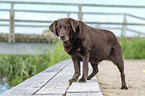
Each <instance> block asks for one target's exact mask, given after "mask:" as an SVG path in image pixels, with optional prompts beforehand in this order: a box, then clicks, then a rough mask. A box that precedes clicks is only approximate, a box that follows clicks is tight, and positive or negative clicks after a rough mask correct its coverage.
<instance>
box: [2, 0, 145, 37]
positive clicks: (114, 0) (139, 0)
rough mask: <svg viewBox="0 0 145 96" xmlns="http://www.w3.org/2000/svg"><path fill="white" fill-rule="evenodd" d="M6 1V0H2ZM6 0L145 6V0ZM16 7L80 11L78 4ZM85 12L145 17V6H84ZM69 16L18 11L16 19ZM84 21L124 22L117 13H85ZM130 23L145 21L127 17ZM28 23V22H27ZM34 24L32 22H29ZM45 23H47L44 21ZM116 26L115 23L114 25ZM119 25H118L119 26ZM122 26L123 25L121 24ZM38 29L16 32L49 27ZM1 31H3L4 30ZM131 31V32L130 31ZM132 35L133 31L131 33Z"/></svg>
mask: <svg viewBox="0 0 145 96" xmlns="http://www.w3.org/2000/svg"><path fill="white" fill-rule="evenodd" d="M0 1H4V0H0ZM6 1H19V2H22V1H26V2H55V3H79V4H82V3H83V4H84V3H85V4H107V5H108V4H112V5H140V6H141V5H142V6H145V0H6ZM9 8H10V5H9V4H4V3H0V9H9ZM14 9H22V10H48V11H78V7H76V6H54V5H53V6H52V5H31V4H29V5H25V4H16V5H15V7H14ZM82 10H83V12H103V13H107V12H112V13H130V14H134V15H137V16H142V17H145V8H144V9H141V8H108V7H105V8H104V7H83V9H82ZM70 16H71V17H72V18H74V19H78V16H77V15H76V14H71V15H70ZM63 17H67V15H66V14H46V13H44V14H42V13H29V12H16V13H15V19H22V20H32V19H33V20H56V19H58V18H63ZM0 19H9V14H8V12H0ZM83 21H99V22H122V21H123V16H116V15H111V16H109V15H84V16H83ZM127 21H128V22H129V23H131V22H136V23H138V22H140V23H144V21H142V20H137V19H134V18H130V17H129V18H127ZM0 24H8V22H0ZM16 24H24V23H16ZM27 24H28V23H27ZM29 24H32V23H29ZM33 25H34V24H33ZM43 25H46V23H44V24H43ZM108 26H109V25H102V27H108ZM114 27H115V25H114ZM117 27H118V26H117ZM119 27H121V26H119ZM128 27H131V28H133V29H136V30H139V31H142V30H140V29H143V28H144V26H143V27H142V26H141V27H132V26H128ZM0 28H1V29H2V31H3V32H4V31H6V32H9V28H7V27H0ZM35 29H38V30H36V31H35V32H34V28H22V27H21V28H15V31H16V33H36V34H41V33H42V32H43V30H45V29H48V28H35ZM26 30H27V31H26ZM2 31H1V32H2ZM113 31H115V34H116V35H119V34H120V31H117V30H113ZM128 33H129V32H128ZM129 35H131V33H129Z"/></svg>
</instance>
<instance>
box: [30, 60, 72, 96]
mask: <svg viewBox="0 0 145 96" xmlns="http://www.w3.org/2000/svg"><path fill="white" fill-rule="evenodd" d="M70 62H71V61H69V62H68V63H67V64H66V65H65V66H64V67H63V68H62V69H60V70H59V71H58V72H57V73H56V74H55V75H54V76H53V77H52V78H50V79H49V80H48V81H47V82H46V83H45V84H44V85H42V86H41V87H40V88H39V89H38V90H36V91H35V92H34V93H33V94H32V95H31V96H33V95H37V94H36V93H37V92H38V91H39V90H40V89H42V88H43V87H44V86H45V85H46V84H47V83H48V82H49V81H51V80H52V79H53V78H54V77H55V76H56V75H57V74H59V73H60V72H61V71H62V70H63V69H64V68H65V67H66V66H68V65H69V64H70Z"/></svg>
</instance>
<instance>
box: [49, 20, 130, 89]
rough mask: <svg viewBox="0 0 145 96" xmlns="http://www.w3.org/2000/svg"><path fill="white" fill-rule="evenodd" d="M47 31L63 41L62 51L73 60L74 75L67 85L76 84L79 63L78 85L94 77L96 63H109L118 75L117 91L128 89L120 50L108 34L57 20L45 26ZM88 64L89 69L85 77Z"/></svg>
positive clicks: (112, 35) (112, 37)
mask: <svg viewBox="0 0 145 96" xmlns="http://www.w3.org/2000/svg"><path fill="white" fill-rule="evenodd" d="M49 29H50V30H51V31H52V32H53V33H54V34H55V35H57V36H58V37H59V40H61V41H63V45H64V49H65V51H66V52H67V53H68V54H69V55H70V56H71V58H72V60H73V64H74V69H75V73H74V75H73V77H72V79H70V82H77V80H78V77H79V76H80V61H83V75H82V78H81V79H80V80H79V82H86V81H87V80H90V79H91V78H92V77H94V76H95V75H96V74H97V73H98V71H99V70H98V64H99V62H101V61H102V60H111V61H112V62H113V63H114V64H115V65H117V67H118V69H119V71H120V73H121V81H122V87H121V89H128V88H127V86H126V81H125V74H124V62H123V59H122V52H121V46H120V44H119V42H118V40H117V38H116V37H115V35H114V34H113V33H112V32H110V31H108V30H104V29H94V28H91V27H89V26H88V25H86V24H85V23H83V22H82V21H77V20H74V19H72V18H62V19H58V20H56V21H54V22H53V23H52V24H51V25H50V26H49ZM88 62H90V63H91V65H92V68H93V72H92V73H91V74H90V75H89V76H88ZM110 78H111V77H110Z"/></svg>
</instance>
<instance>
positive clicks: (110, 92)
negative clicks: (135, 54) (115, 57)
mask: <svg viewBox="0 0 145 96" xmlns="http://www.w3.org/2000/svg"><path fill="white" fill-rule="evenodd" d="M124 62H125V74H126V82H127V85H128V88H129V89H128V90H121V89H120V86H121V80H120V73H119V71H118V69H117V67H116V66H115V65H114V64H113V63H112V62H110V61H103V62H102V63H100V64H99V73H98V74H97V78H98V82H99V83H100V87H101V91H102V93H103V95H104V96H145V72H144V71H143V70H145V60H141V61H139V60H135V61H132V60H125V61H124Z"/></svg>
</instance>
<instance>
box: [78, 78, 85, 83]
mask: <svg viewBox="0 0 145 96" xmlns="http://www.w3.org/2000/svg"><path fill="white" fill-rule="evenodd" d="M85 82H87V80H85V79H84V78H82V79H79V83H85Z"/></svg>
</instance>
